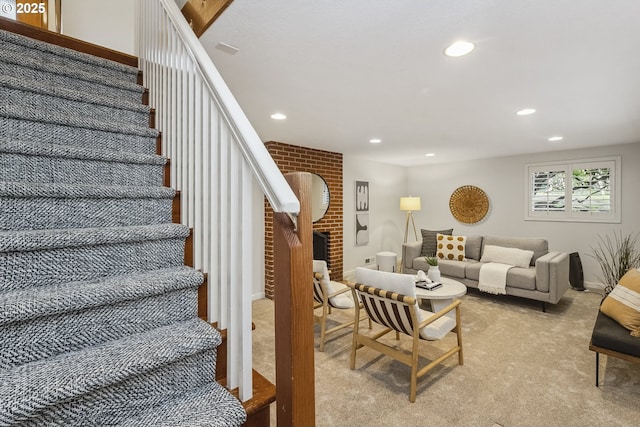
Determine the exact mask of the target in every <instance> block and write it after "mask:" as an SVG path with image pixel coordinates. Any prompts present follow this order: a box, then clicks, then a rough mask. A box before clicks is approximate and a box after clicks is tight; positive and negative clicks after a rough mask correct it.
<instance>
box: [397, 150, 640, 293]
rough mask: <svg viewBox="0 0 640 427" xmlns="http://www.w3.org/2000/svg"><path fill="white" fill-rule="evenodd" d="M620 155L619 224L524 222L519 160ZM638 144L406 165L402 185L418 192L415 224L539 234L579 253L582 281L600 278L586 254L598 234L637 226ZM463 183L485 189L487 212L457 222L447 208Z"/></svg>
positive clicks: (627, 230) (554, 246) (466, 231)
mask: <svg viewBox="0 0 640 427" xmlns="http://www.w3.org/2000/svg"><path fill="white" fill-rule="evenodd" d="M614 155H620V156H622V165H621V167H622V184H621V185H622V186H621V191H622V223H621V224H602V223H579V222H546V221H545V222H543V221H525V220H524V203H525V185H524V179H525V178H524V177H525V174H524V165H525V164H526V163H532V162H543V161H554V160H570V159H584V158H593V157H602V156H614ZM638 165H640V143H637V144H626V145H616V146H608V147H596V148H590V149H582V150H568V151H557V152H553V153H543V154H533V155H527V156H515V157H505V158H493V159H485V160H476V161H470V162H460V163H450V164H441V165H433V166H421V167H411V168H408V169H407V190H408V192H409V193H411V194H412V195H414V196H421V197H422V211H420V212H416V213H415V218H416V225H417V226H418V227H420V228H426V229H432V230H436V229H443V228H451V227H453V229H454V230H453V232H454V234H457V233H459V234H462V235H474V234H480V235H485V234H486V235H488V234H492V235H499V236H522V237H544V238H546V239H548V240H549V249H550V250H552V251H553V250H557V251H567V252H579V254H580V259H581V260H582V265H583V269H584V272H585V281H588V282H600V281H601V280H599V276H600V268H599V266H598V264H597V262H596V261H595V260H594V259H593V258H592V257H590V256H589V255H590V254H591V253H592V250H591V247H592V246H595V245H596V244H597V243H598V240H599V237H598V236H599V235H601V236H605V235H612V233H613V231H614V230H616V231H619V230H621V231H623V232H624V233H633V232H638V231H640V215H638V212H640V197H638V185H639V184H640V167H638ZM462 185H474V186H477V187H479V188H481V189H482V190H484V192H485V193H486V194H487V196H488V197H489V201H490V210H489V214H488V215H487V217H486V218H485V220H483V221H482V222H480V223H478V224H473V225H467V224H463V223H461V222H458V221H457V220H456V219H455V218H454V217H453V215H452V214H451V212H450V210H449V197H450V196H451V193H452V192H453V191H454V190H455V189H456V188H458V187H460V186H462Z"/></svg>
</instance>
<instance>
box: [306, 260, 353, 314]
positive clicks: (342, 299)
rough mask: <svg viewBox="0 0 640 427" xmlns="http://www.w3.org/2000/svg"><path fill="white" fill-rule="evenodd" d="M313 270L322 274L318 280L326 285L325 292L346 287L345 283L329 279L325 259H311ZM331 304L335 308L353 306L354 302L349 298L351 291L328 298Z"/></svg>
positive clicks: (330, 292) (332, 291)
mask: <svg viewBox="0 0 640 427" xmlns="http://www.w3.org/2000/svg"><path fill="white" fill-rule="evenodd" d="M313 272H314V273H320V274H322V279H320V281H321V282H322V283H324V285H325V286H326V287H327V292H328V293H329V294H332V293H334V292H337V291H339V290H341V289H344V288H346V287H347V285H345V284H343V283H339V282H334V281H333V280H329V270H328V269H327V262H326V261H318V260H313ZM329 301H331V305H333V306H334V307H337V308H353V307H354V306H355V304H354V303H353V299H352V298H351V292H345V293H342V294H340V295H336V296H334V297H331V298H329Z"/></svg>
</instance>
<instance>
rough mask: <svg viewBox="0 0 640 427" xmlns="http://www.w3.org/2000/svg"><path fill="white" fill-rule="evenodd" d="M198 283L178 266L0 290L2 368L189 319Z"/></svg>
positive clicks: (195, 303) (199, 276) (193, 273)
mask: <svg viewBox="0 0 640 427" xmlns="http://www.w3.org/2000/svg"><path fill="white" fill-rule="evenodd" d="M202 281H203V277H202V274H201V273H200V272H198V271H197V270H194V269H192V268H188V267H184V266H179V267H175V268H171V269H162V270H154V271H151V272H146V273H141V274H132V275H127V276H116V277H108V278H101V279H94V280H89V281H83V282H71V283H63V284H59V285H52V286H46V287H40V288H29V289H22V290H16V291H8V292H0V328H2V331H3V339H2V341H1V342H0V370H2V369H8V368H12V367H15V366H19V365H22V364H25V363H29V362H33V361H35V360H39V359H45V358H49V357H53V356H56V355H58V354H61V353H65V352H69V351H78V350H81V349H83V348H85V347H90V346H94V345H98V344H101V343H104V342H107V341H112V340H116V339H120V338H122V337H124V336H127V335H130V334H137V333H141V332H144V331H147V330H150V329H154V328H158V327H162V326H166V325H168V324H171V323H174V322H181V321H184V320H187V319H190V318H193V317H195V315H196V312H197V306H198V301H197V294H196V289H197V288H198V286H199V285H200V284H201V283H202ZM24 337H29V339H28V340H25V338H24Z"/></svg>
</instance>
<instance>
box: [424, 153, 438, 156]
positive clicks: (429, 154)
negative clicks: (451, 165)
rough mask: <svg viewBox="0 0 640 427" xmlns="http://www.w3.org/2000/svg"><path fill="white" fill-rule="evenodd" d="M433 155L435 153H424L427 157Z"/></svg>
mask: <svg viewBox="0 0 640 427" xmlns="http://www.w3.org/2000/svg"><path fill="white" fill-rule="evenodd" d="M435 155H436V153H427V154H425V156H427V157H433V156H435Z"/></svg>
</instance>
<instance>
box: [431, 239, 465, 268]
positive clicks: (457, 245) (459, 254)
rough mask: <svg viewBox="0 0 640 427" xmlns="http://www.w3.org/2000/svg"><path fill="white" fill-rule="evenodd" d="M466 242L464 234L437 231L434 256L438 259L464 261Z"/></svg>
mask: <svg viewBox="0 0 640 427" xmlns="http://www.w3.org/2000/svg"><path fill="white" fill-rule="evenodd" d="M466 243H467V237H466V236H446V235H444V234H440V233H438V235H437V236H436V256H437V257H438V258H440V259H448V260H455V261H464V246H465V244H466Z"/></svg>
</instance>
